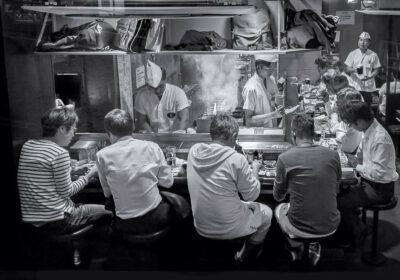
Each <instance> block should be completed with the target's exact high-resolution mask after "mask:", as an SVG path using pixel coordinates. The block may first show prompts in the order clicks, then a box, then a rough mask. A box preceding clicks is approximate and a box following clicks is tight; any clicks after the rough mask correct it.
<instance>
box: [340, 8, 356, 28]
mask: <svg viewBox="0 0 400 280" xmlns="http://www.w3.org/2000/svg"><path fill="white" fill-rule="evenodd" d="M336 15H337V16H338V17H339V23H338V24H339V25H352V24H354V17H355V15H354V11H336Z"/></svg>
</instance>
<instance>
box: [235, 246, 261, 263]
mask: <svg viewBox="0 0 400 280" xmlns="http://www.w3.org/2000/svg"><path fill="white" fill-rule="evenodd" d="M246 245H247V246H246ZM263 250H264V246H263V244H257V245H250V246H249V245H248V244H246V243H245V244H244V245H243V247H242V249H241V250H240V251H237V252H236V253H235V256H234V258H235V261H237V262H239V263H244V262H247V261H250V260H256V259H258V258H259V257H260V256H261V254H262V252H263Z"/></svg>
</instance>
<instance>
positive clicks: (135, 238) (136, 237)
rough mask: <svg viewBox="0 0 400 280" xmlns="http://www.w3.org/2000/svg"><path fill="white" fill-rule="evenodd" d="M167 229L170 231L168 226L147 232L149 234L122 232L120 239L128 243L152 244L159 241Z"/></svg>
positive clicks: (166, 232)
mask: <svg viewBox="0 0 400 280" xmlns="http://www.w3.org/2000/svg"><path fill="white" fill-rule="evenodd" d="M169 231H170V227H165V228H163V229H161V230H159V231H156V232H153V233H149V234H128V233H123V234H122V240H123V241H125V242H128V243H130V244H146V245H151V244H154V243H156V242H158V241H160V240H161V239H162V238H164V237H165V236H166V235H167V234H168V232H169Z"/></svg>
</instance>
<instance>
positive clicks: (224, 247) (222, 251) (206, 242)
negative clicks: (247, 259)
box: [193, 231, 247, 269]
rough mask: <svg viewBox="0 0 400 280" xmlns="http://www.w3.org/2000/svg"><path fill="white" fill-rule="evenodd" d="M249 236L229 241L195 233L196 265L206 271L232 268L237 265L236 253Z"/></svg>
mask: <svg viewBox="0 0 400 280" xmlns="http://www.w3.org/2000/svg"><path fill="white" fill-rule="evenodd" d="M246 238H247V236H244V237H239V238H235V239H229V240H217V239H210V238H207V237H204V236H201V235H200V234H198V233H197V231H196V233H195V237H194V240H193V243H194V248H195V250H194V254H195V255H194V258H195V262H196V265H199V266H201V268H206V269H215V268H218V269H221V266H226V267H232V266H234V264H235V259H234V256H235V253H236V252H237V251H239V250H240V249H241V248H242V247H243V244H244V242H245V241H246Z"/></svg>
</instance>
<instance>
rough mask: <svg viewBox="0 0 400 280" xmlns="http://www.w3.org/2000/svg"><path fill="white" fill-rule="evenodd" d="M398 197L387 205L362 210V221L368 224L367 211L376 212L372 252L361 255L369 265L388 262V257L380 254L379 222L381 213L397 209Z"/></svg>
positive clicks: (372, 206) (393, 198)
mask: <svg viewBox="0 0 400 280" xmlns="http://www.w3.org/2000/svg"><path fill="white" fill-rule="evenodd" d="M396 205H397V197H395V196H394V197H392V199H391V200H390V201H389V202H388V203H386V204H376V205H371V206H366V207H364V208H363V210H362V221H363V222H364V223H366V216H367V210H371V211H374V212H373V213H374V214H373V222H372V242H371V251H368V252H364V253H363V254H362V255H361V259H362V260H363V261H364V262H365V263H368V264H372V265H382V264H384V263H385V262H386V257H385V256H384V255H383V254H382V253H380V252H378V222H379V211H385V210H390V209H393V208H394V207H396Z"/></svg>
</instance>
